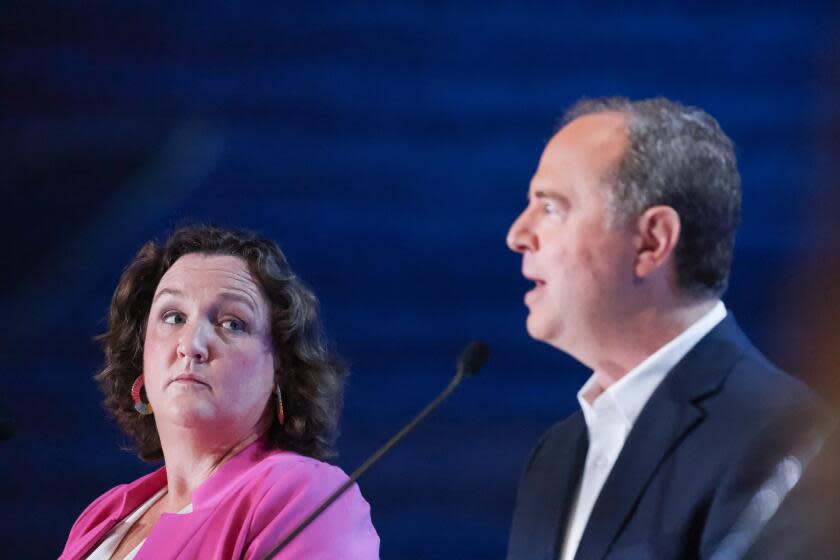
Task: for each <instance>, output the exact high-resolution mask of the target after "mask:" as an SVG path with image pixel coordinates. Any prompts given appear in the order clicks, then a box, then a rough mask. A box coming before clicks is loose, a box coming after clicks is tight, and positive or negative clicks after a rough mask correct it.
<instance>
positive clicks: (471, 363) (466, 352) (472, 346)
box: [262, 340, 490, 560]
mask: <svg viewBox="0 0 840 560" xmlns="http://www.w3.org/2000/svg"><path fill="white" fill-rule="evenodd" d="M489 355H490V347H489V346H487V344H485V343H484V342H482V341H480V340H474V341H472V342H470V343H469V344H467V346H466V347H465V348H464V349H463V350H462V351H461V355H460V356H458V362H457V365H456V368H455V376H454V377H453V378H452V381H450V382H449V385H447V386H446V388H445V389H444V390H443V391H441V393H440V394H439V395H438V396H437V397H435V399H434V400H433V401H432V402H430V403H429V404H427V405H426V408H424V409H423V410H421V411H420V413H419V414H418V415H417V416H415V417H414V419H413V420H412V421H411V422H409V423H408V424H406V425H405V427H404V428H403V429H402V430H400V431H399V432H397V433H396V435H394V436H393V437H392V438H391V439H389V440H388V441H387V442H386V443H385V445H383V446H382V447H380V448H379V450H378V451H376V453H374V454H373V455H371V456H370V457H369V458H368V460H367V461H365V462H364V463H362V465H361V466H360V467H359V468H357V469H356V470H355V471H353V474H352V475H350V478H349V480H347V482H345V483H344V484H342V485H341V486H339V487H338V488H337V489H336V490H335V492H333V493H332V494H330V495H329V497H327V499H326V500H324V501H323V502H321V505H320V506H318V507H317V508H315V509H314V510H313V511H312V513H310V514H309V515H308V516H306V518H305V519H304V520H303V521H301V522H300V523H299V524H298V525H297V527H295V528H294V529H293V530H292V531H290V532H289V533H288V534H287V535H286V536H285V537H283V540H282V541H280V543H279V544H278V545H277V546H275V547H274V548H272V549H271V551H269V553H268V554H266V555H265V556H263V557H262V560H270V559H271V558H274V556H275V555H277V553H278V552H280V551H281V550H283V548H285V547H286V546H287V545H288V544H289V543H290V542H292V540H294V538H295V537H297V536H298V535H299V534H300V533H301V532H303V530H304V529H306V528H307V527H308V526H309V525H310V524H311V523H312V522H313V521H315V520H316V519H317V518H318V516H319V515H321V513H323V512H324V510H326V509H327V508H328V507H330V506H331V505H332V504H333V502H335V501H336V500H337V499H339V498H340V497H341V496H342V495H343V494H344V493H345V492H346V491H347V490H348V489H349V488H350V487H351V486H353V484H355V483H356V480H358V479H359V477H360V476H362V475H363V474H364V473H365V471H367V470H368V469H369V468H370V467H372V466H373V465H374V463H376V462H377V461H378V460H379V459H381V458H382V456H383V455H385V454H386V453H388V451H390V450H391V448H393V447H394V446H395V445H396V444H397V443H399V442H400V441H401V440H402V439H403V438H404V437H405V436H406V435H408V433H409V432H411V431H412V430H413V429H414V428H415V427H416V426H417V425H418V424H419V423H420V422H422V421H423V420H424V419H425V418H426V416H428V415H429V414H430V413H431V412H432V411H434V410H435V409H436V408H437V407H438V406H440V403H442V402H443V401H444V400H445V399H446V397H448V396H449V395H450V394H451V393H452V391H454V390H455V387H457V386H458V384H459V383H461V381H463V379H464V378H465V377H469V376H471V375H474V374H476V373H478V370H479V369H481V366H483V365H484V363H485V362H486V361H487V357H488V356H489Z"/></svg>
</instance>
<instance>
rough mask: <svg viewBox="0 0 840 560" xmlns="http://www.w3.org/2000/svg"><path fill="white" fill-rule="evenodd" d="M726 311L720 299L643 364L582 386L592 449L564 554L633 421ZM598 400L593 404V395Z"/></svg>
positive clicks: (576, 540)
mask: <svg viewBox="0 0 840 560" xmlns="http://www.w3.org/2000/svg"><path fill="white" fill-rule="evenodd" d="M724 317H726V307H724V305H723V302H721V301H718V302H717V304H716V305H715V306H714V307H713V308H712V310H711V311H709V312H708V313H706V314H705V315H703V317H701V318H700V319H698V320H697V321H696V322H694V323H693V324H692V325H691V326H690V327H688V328H687V329H686V330H684V331H683V332H682V333H680V334H679V335H677V337H676V338H673V339H672V340H671V341H670V342H668V343H667V344H665V345H664V346H662V347H661V348H660V349H659V350H657V351H656V352H654V353H653V354H651V355H650V356H648V357H647V358H646V359H645V360H644V361H643V362H642V363H641V364H639V365H638V366H636V367H635V368H633V369H632V370H630V371H629V372H627V374H626V375H624V376H623V377H622V378H621V379H619V380H618V381H616V382H615V383H613V384H612V385H610V386H609V387H608V388H607V389H606V390H605V391H603V392H601V393H600V394H598V393H599V391H600V386H599V385H598V383H597V381H596V375H595V373H594V372H593V374H592V376H590V378H589V379H588V380H587V382H586V383H585V384H584V385H583V387H581V389H580V391H578V394H577V398H578V402H579V403H580V407H581V409H582V410H583V418H584V420H585V421H586V427H587V430H588V433H589V449H588V450H587V452H586V463H585V465H584V468H583V476H582V478H581V481H580V486H579V487H578V492H577V498H576V499H575V502H574V503H573V504H572V508H571V511H570V513H569V523H568V525H567V526H566V537H565V539H564V544H563V549H562V552H561V553H560V558H561V560H572V559H573V558H574V556H575V553H576V552H577V549H578V545H580V539H581V537H582V536H583V531H584V529H585V528H586V524H587V522H588V521H589V516H590V514H591V513H592V508H593V506H594V505H595V500H596V499H597V498H598V494H600V493H601V488H603V486H604V482H606V480H607V477H608V476H609V474H610V471H611V470H612V468H613V465H615V461H616V459H618V454H619V453H620V452H621V448H622V447H624V442H625V441H626V440H627V435H628V434H629V433H630V430H631V428H633V424H634V423H635V422H636V419H637V418H638V417H639V414H640V413H641V412H642V409H643V408H644V406H645V404H646V403H647V401H648V399H650V396H651V395H652V394H653V392H654V391H655V390H656V388H657V387H658V386H659V384H660V383H661V382H662V380H663V379H665V376H666V375H667V374H668V372H669V371H670V370H671V369H672V368H673V367H674V366H675V365H677V362H679V361H680V360H681V359H682V358H683V357H684V356H685V355H686V354H688V352H689V350H691V349H692V348H693V347H694V345H696V344H697V343H698V342H700V339H702V338H703V337H704V336H706V335H707V334H708V333H709V331H711V330H712V329H713V328H714V327H715V325H717V324H718V323H720V322H721V321H722V320H723V318H724ZM593 396H595V400H594V401H593V402H592V403H591V404H590V402H589V401H590V400H591V399H592V397H593Z"/></svg>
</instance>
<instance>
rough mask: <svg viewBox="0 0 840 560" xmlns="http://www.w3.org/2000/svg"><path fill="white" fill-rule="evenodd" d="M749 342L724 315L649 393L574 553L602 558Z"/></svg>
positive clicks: (695, 423) (699, 418)
mask: <svg viewBox="0 0 840 560" xmlns="http://www.w3.org/2000/svg"><path fill="white" fill-rule="evenodd" d="M748 344H749V342H748V341H747V339H746V337H745V336H744V334H743V333H742V332H741V331H740V329H739V328H738V326H737V325H736V324H735V321H734V319H732V318H731V316H727V317H726V318H725V319H724V320H723V321H721V322H720V323H719V324H718V325H717V326H716V327H715V328H714V329H712V331H711V332H710V333H709V334H708V335H706V336H705V337H704V338H703V339H702V340H701V341H700V342H699V343H698V344H697V345H696V346H695V347H694V348H692V349H691V351H690V352H689V353H688V354H686V356H685V357H684V358H683V359H682V360H681V361H680V362H679V363H678V364H677V365H676V366H674V368H673V369H672V370H671V372H669V374H668V376H667V377H666V378H665V380H664V381H663V382H662V384H661V385H660V386H659V387H658V388H657V389H656V391H654V393H653V395H651V398H650V400H649V401H648V403H647V404H646V405H645V407H644V409H643V410H642V413H641V414H640V415H639V418H638V419H637V420H636V423H635V424H634V426H633V429H632V430H631V431H630V434H629V435H628V437H627V441H626V442H625V443H624V447H623V448H622V450H621V453H620V454H619V456H618V459H617V460H616V463H615V465H614V466H613V469H612V471H611V472H610V475H609V477H608V478H607V481H606V482H605V483H604V487H603V488H602V489H601V493H600V494H599V496H598V499H597V501H596V502H595V506H594V507H593V509H592V514H591V515H590V517H589V522H588V523H587V526H586V529H585V531H584V533H583V536H582V537H581V541H580V545H579V547H578V553H577V555H576V557H577V558H587V559H589V558H597V559H600V558H603V557H605V556H606V554H607V553H608V552H609V549H610V547H611V546H612V544H613V543H614V542H615V540H616V539H617V538H618V536H619V535H620V534H621V531H622V529H623V528H624V526H625V525H626V524H627V522H628V521H629V520H630V518H631V517H632V515H633V511H634V510H635V509H636V506H637V504H638V502H639V500H640V499H641V497H642V495H643V494H644V492H645V489H646V488H647V486H648V484H649V483H650V481H651V479H652V478H653V477H654V475H655V474H656V471H657V470H658V468H659V466H660V465H661V464H662V462H663V461H664V460H665V459H666V458H667V457H668V456H669V455H670V454H671V453H672V452H673V451H674V449H676V448H677V447H678V446H679V445H680V443H681V442H682V440H683V439H684V438H685V437H686V436H687V435H688V434H689V433H690V432H691V430H692V429H694V427H696V426H697V425H698V424H699V423H700V422H702V420H703V416H704V413H703V410H702V408H701V407H700V406H698V403H699V401H700V400H701V399H702V398H704V397H705V396H708V395H709V394H711V393H714V392H716V391H717V390H718V389H719V387H720V385H721V383H722V381H723V379H724V378H725V376H726V374H727V373H729V371H730V369H731V367H732V365H733V364H734V363H735V361H736V360H737V359H738V357H739V356H740V355H742V354H743V352H744V348H745V347H746V346H747V345H748Z"/></svg>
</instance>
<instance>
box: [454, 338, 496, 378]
mask: <svg viewBox="0 0 840 560" xmlns="http://www.w3.org/2000/svg"><path fill="white" fill-rule="evenodd" d="M489 355H490V347H489V346H487V344H485V343H484V342H482V341H480V340H473V341H472V342H470V343H469V344H467V346H466V348H464V350H463V351H462V352H461V355H460V356H459V357H458V371H463V372H464V373H465V374H466V375H472V374H474V373H476V372H478V370H480V369H481V366H483V365H484V362H486V361H487V357H488V356H489Z"/></svg>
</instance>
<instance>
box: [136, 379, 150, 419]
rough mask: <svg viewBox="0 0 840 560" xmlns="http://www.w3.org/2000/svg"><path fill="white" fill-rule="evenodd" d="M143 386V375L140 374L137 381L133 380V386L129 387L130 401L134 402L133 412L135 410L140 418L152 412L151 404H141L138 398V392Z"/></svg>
mask: <svg viewBox="0 0 840 560" xmlns="http://www.w3.org/2000/svg"><path fill="white" fill-rule="evenodd" d="M143 384H144V381H143V374H142V373H141V374H140V375H138V376H137V379H135V380H134V384H133V385H132V386H131V400H133V401H134V410H136V411H137V412H138V413H139V414H140V416H146V415H148V414H151V413H152V412H153V411H152V403H148V402H143V401H142V399H141V398H140V390H141V389H142V388H143ZM147 398H148V397H147Z"/></svg>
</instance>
